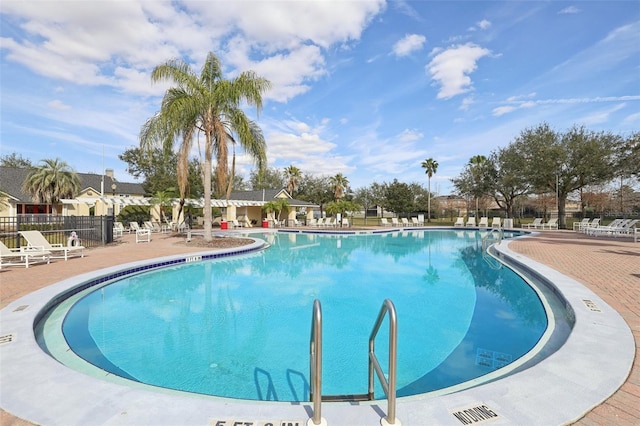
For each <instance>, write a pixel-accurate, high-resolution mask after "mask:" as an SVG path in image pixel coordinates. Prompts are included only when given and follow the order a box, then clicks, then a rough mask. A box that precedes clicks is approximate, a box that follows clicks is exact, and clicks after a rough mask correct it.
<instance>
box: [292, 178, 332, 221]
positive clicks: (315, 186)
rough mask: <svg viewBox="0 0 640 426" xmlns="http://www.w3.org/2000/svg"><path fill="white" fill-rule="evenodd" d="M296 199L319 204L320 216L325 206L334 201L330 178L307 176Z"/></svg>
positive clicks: (301, 182)
mask: <svg viewBox="0 0 640 426" xmlns="http://www.w3.org/2000/svg"><path fill="white" fill-rule="evenodd" d="M296 198H298V199H300V200H303V201H308V202H310V203H314V204H318V205H319V206H320V214H322V212H323V210H324V205H325V204H327V203H328V202H329V201H331V200H332V199H333V192H332V191H331V185H330V183H329V178H328V177H326V176H320V177H316V176H313V175H311V174H305V175H304V176H303V177H302V180H301V181H300V187H299V188H298V195H297V197H296Z"/></svg>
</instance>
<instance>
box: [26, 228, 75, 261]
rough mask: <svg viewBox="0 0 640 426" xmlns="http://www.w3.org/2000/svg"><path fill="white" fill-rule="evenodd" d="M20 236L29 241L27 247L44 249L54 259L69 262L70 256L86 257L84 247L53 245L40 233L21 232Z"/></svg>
mask: <svg viewBox="0 0 640 426" xmlns="http://www.w3.org/2000/svg"><path fill="white" fill-rule="evenodd" d="M20 235H22V237H23V238H24V239H25V240H26V241H27V247H38V248H39V249H40V248H42V250H45V251H48V252H50V253H51V257H52V258H60V259H64V260H69V257H70V256H80V257H84V246H82V245H66V246H65V245H63V244H51V243H50V242H49V241H48V240H47V239H46V238H45V237H44V235H42V234H41V233H40V231H20ZM70 242H71V239H70Z"/></svg>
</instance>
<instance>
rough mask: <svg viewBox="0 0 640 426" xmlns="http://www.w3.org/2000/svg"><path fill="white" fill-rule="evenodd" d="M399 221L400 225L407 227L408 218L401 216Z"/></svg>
mask: <svg viewBox="0 0 640 426" xmlns="http://www.w3.org/2000/svg"><path fill="white" fill-rule="evenodd" d="M400 221H401V222H402V226H404V227H409V220H408V219H407V218H406V217H403V218H402V219H400Z"/></svg>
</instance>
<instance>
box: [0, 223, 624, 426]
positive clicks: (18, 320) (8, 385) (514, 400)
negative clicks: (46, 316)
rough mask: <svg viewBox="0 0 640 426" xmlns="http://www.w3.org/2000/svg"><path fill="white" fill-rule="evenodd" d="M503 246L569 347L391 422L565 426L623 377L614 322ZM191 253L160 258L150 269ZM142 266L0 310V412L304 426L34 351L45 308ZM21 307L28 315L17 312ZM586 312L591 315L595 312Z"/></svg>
mask: <svg viewBox="0 0 640 426" xmlns="http://www.w3.org/2000/svg"><path fill="white" fill-rule="evenodd" d="M418 229H419V228H411V229H408V230H418ZM449 229H451V228H449ZM459 229H460V228H456V230H459ZM508 245H509V241H503V242H502V243H501V244H500V245H498V246H497V250H498V251H499V252H500V253H502V255H504V256H507V257H508V258H509V259H511V260H512V261H515V262H517V263H519V264H520V265H521V267H524V268H528V269H531V270H533V271H536V272H537V273H540V274H542V275H544V276H545V277H546V278H547V279H550V280H551V281H553V282H554V284H555V285H556V287H557V288H558V289H559V291H560V293H561V294H562V296H563V297H564V298H565V299H566V301H567V303H568V304H569V305H570V306H571V307H572V309H573V310H574V312H575V318H576V323H575V326H574V329H573V332H572V333H571V335H570V337H569V339H568V340H567V342H566V343H565V344H564V345H563V346H562V347H561V348H560V349H559V350H558V351H557V352H555V353H554V354H552V355H551V356H549V357H548V358H547V359H545V360H543V361H541V362H540V363H539V364H537V365H535V366H534V367H532V368H530V369H527V370H524V371H521V372H518V373H515V374H513V375H511V376H509V377H506V378H502V379H500V380H498V381H496V382H492V383H486V384H483V385H481V386H478V387H476V388H472V389H467V390H465V391H461V392H457V393H454V394H449V395H443V396H437V397H420V396H414V397H408V398H400V399H398V404H397V409H396V413H397V418H398V419H399V420H400V421H401V422H402V424H404V425H413V424H415V425H422V424H425V423H427V424H452V425H454V424H455V425H460V424H463V422H462V420H460V418H459V417H456V416H455V415H454V414H455V413H459V415H460V416H473V415H478V411H477V410H476V411H475V412H474V411H473V410H471V411H468V412H467V413H465V410H466V409H473V408H474V407H486V410H485V409H480V413H482V412H483V410H485V411H484V412H487V410H488V412H491V413H494V414H496V415H497V417H493V416H490V417H491V418H490V419H489V420H491V421H492V423H493V424H541V425H548V424H565V423H570V422H572V421H575V420H577V419H579V418H580V417H582V415H583V414H585V413H586V412H588V411H589V410H591V409H592V408H593V407H594V406H596V405H598V404H599V403H601V402H602V401H604V400H605V399H607V398H608V397H609V396H610V395H611V394H613V393H614V392H615V391H616V390H617V389H618V388H619V387H620V386H621V385H622V384H623V383H624V381H625V379H626V378H627V376H628V374H629V372H630V370H631V366H632V363H633V357H634V354H635V343H634V340H633V336H632V334H631V331H630V329H629V327H628V325H627V324H626V323H625V322H624V320H623V319H622V317H621V316H620V315H619V314H618V313H617V312H615V311H614V310H613V309H611V308H610V307H609V306H608V305H607V304H606V303H605V302H604V301H603V300H602V299H601V298H600V297H598V296H597V295H596V294H595V293H593V292H592V291H590V290H588V289H587V288H586V287H585V286H583V285H582V284H580V283H579V282H577V281H575V280H573V279H571V278H568V277H566V276H565V275H562V274H560V273H559V272H557V271H555V270H553V269H551V268H549V267H546V266H545V265H542V264H540V263H537V262H534V261H533V260H530V259H528V258H526V257H525V256H523V255H520V254H518V253H515V252H513V251H511V250H510V249H509V247H508ZM243 248H244V249H246V246H245V247H243ZM237 251H238V249H235V250H234V249H230V250H225V251H216V252H215V253H221V252H225V253H234V252H237ZM202 253H209V254H210V253H214V252H211V251H203V252H202ZM199 254H200V253H189V254H187V255H174V256H167V257H163V258H159V259H154V260H153V262H166V261H171V260H175V259H179V258H183V259H184V258H188V257H193V256H194V255H199ZM150 262H152V261H151V260H147V261H141V262H133V263H130V264H127V265H120V266H117V267H109V268H104V269H101V270H98V271H94V272H91V273H87V274H82V275H79V276H76V277H73V278H70V279H67V280H63V281H61V282H59V283H56V284H53V285H51V286H49V287H46V288H44V289H41V290H39V291H36V292H34V293H31V294H29V295H27V296H24V297H23V298H20V299H18V300H16V301H14V302H12V303H10V304H9V305H7V306H6V307H5V308H4V309H3V310H2V311H0V319H1V321H0V334H1V335H5V334H8V333H15V334H14V341H12V342H11V343H8V344H7V343H5V344H2V345H0V366H2V367H1V368H0V381H1V382H2V408H3V409H5V410H7V411H9V412H11V413H13V414H14V415H17V416H19V417H21V418H23V419H26V420H29V421H32V422H34V423H38V424H51V425H57V424H60V425H67V424H194V425H195V424H198V425H208V424H216V422H217V421H219V420H220V421H227V422H226V423H224V422H223V423H222V424H224V425H225V426H226V424H232V423H231V422H230V421H231V420H242V421H246V422H256V423H255V424H258V423H257V422H258V421H261V422H265V421H272V422H274V423H276V424H277V422H279V421H282V420H284V421H298V422H304V423H306V421H307V419H308V418H309V417H310V416H311V414H312V405H311V403H307V402H305V403H288V402H275V403H274V402H260V401H236V400H230V399H223V398H212V397H202V396H197V395H195V396H194V395H187V394H176V393H175V392H172V393H167V392H161V391H151V390H147V389H138V388H130V387H126V386H122V385H119V384H114V383H110V382H105V381H101V380H98V379H95V378H92V377H90V376H86V375H84V374H82V373H78V372H76V371H74V370H71V369H69V368H67V367H65V366H63V365H61V364H59V363H58V362H57V361H55V360H53V359H52V358H50V357H49V356H48V355H46V354H45V353H43V352H42V351H41V349H40V347H39V346H38V344H37V342H36V341H35V338H34V336H33V322H34V320H35V319H36V316H37V315H38V312H39V311H40V310H41V309H42V308H43V307H45V306H46V304H47V303H48V302H49V300H50V299H52V298H54V297H55V296H56V295H57V294H59V293H61V292H62V291H64V290H67V289H69V288H71V287H74V286H77V285H78V284H79V283H82V282H84V281H87V280H88V279H90V278H92V277H95V276H96V274H111V273H115V272H116V271H117V270H121V269H123V267H128V268H130V267H136V266H138V265H139V266H142V265H146V264H149V263H150ZM585 300H587V301H589V302H591V305H588V304H586V303H585ZM23 306H28V308H26V309H19V308H21V307H23ZM593 306H595V307H597V308H599V310H600V312H598V311H594V310H593ZM386 411H387V407H386V401H374V402H371V403H369V402H367V403H359V404H356V403H354V404H351V403H325V404H323V406H322V417H323V418H325V419H326V420H327V423H328V424H334V425H341V424H345V425H359V424H363V425H364V424H379V423H380V419H381V418H382V417H384V415H385V413H386ZM460 413H462V414H460ZM463 418H464V417H463ZM300 425H302V423H300Z"/></svg>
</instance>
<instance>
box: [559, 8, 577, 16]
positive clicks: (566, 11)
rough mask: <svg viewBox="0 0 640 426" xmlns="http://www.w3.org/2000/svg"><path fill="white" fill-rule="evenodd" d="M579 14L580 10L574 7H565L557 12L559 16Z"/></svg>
mask: <svg viewBox="0 0 640 426" xmlns="http://www.w3.org/2000/svg"><path fill="white" fill-rule="evenodd" d="M575 13H580V9H578V8H577V7H575V6H567V7H565V8H564V9H562V10H561V11H559V12H558V14H559V15H566V14H575Z"/></svg>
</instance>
